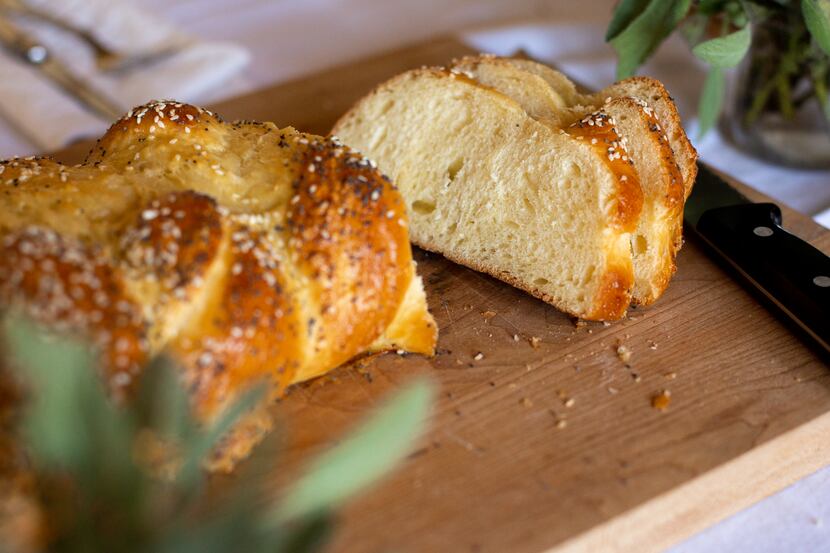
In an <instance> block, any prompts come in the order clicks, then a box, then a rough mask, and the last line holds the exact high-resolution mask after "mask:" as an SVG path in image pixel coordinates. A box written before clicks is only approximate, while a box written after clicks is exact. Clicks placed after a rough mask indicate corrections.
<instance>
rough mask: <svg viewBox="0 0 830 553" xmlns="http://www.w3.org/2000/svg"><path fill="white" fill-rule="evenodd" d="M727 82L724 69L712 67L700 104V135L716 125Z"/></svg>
mask: <svg viewBox="0 0 830 553" xmlns="http://www.w3.org/2000/svg"><path fill="white" fill-rule="evenodd" d="M725 87H726V82H725V80H724V77H723V69H721V68H720V67H712V68H711V69H709V74H708V75H707V76H706V81H705V82H704V83H703V91H702V93H701V95H700V104H699V105H698V122H699V124H700V127H699V129H698V137H699V138H701V137H703V136H704V135H705V134H706V133H707V132H709V130H710V129H711V128H712V127H713V126H714V124H715V123H716V122H717V120H718V116H719V115H720V110H721V105H722V104H723V95H724V89H725Z"/></svg>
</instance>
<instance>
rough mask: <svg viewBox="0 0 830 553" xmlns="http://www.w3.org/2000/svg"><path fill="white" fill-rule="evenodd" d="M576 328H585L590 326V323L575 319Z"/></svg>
mask: <svg viewBox="0 0 830 553" xmlns="http://www.w3.org/2000/svg"><path fill="white" fill-rule="evenodd" d="M574 326H575V327H576V328H583V327H586V326H588V323H587V322H586V321H583V320H582V319H574Z"/></svg>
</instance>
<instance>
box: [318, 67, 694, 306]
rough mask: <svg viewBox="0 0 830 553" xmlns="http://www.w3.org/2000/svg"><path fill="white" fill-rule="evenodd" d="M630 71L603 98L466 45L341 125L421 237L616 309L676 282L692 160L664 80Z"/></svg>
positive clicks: (538, 285) (477, 262) (489, 268)
mask: <svg viewBox="0 0 830 553" xmlns="http://www.w3.org/2000/svg"><path fill="white" fill-rule="evenodd" d="M439 76H440V77H439ZM651 83H656V84H651ZM624 84H625V82H623V83H622V84H618V85H615V86H614V87H610V88H609V89H607V90H609V91H612V92H613V93H614V94H613V95H609V96H608V97H606V99H605V100H603V101H602V102H596V101H595V100H596V98H595V97H594V96H587V95H582V94H580V93H579V92H578V91H577V90H576V87H575V86H574V85H573V83H571V82H570V81H569V80H568V79H567V78H566V77H564V76H563V75H562V74H561V73H559V72H557V71H554V70H552V69H550V68H547V67H545V66H542V65H541V64H536V63H535V62H529V61H525V60H508V59H499V58H493V57H490V56H477V57H472V58H464V59H462V60H458V61H456V62H455V63H454V65H453V68H452V70H451V71H443V70H417V71H413V72H409V73H407V74H404V75H402V76H399V77H396V78H394V79H392V80H391V81H389V82H387V83H385V84H383V85H381V86H380V87H378V88H377V89H376V90H375V91H374V92H372V93H371V94H370V95H369V96H367V97H366V98H364V99H363V100H361V101H360V102H359V103H358V104H357V105H356V106H355V107H353V108H352V109H351V110H350V111H349V112H348V113H347V114H346V115H344V116H343V118H341V120H340V121H339V122H338V123H337V125H336V126H335V128H334V129H333V131H332V132H333V134H335V135H337V136H339V137H340V138H341V139H343V140H344V141H345V142H347V143H349V144H350V145H352V146H353V147H355V148H357V149H359V150H361V151H362V152H363V153H364V154H366V155H367V156H368V157H370V158H371V159H373V160H375V161H376V162H377V163H378V164H379V166H380V169H381V170H382V171H384V172H385V173H387V174H389V175H390V176H391V177H392V179H393V181H394V182H395V183H396V185H397V186H398V187H399V188H400V190H401V192H402V194H403V196H404V198H405V199H406V201H407V205H408V206H409V209H410V218H411V221H412V223H411V224H412V229H411V236H412V239H413V241H414V242H415V243H416V244H418V245H420V246H422V247H425V248H426V249H431V250H435V251H438V252H440V253H442V254H444V255H445V256H447V257H449V258H450V259H454V260H456V261H458V262H460V263H462V264H465V265H468V266H470V267H472V268H475V269H478V270H482V271H485V272H488V273H490V274H491V275H493V276H495V277H497V278H500V279H502V280H505V281H506V282H509V283H511V284H514V285H516V286H518V287H520V288H523V289H525V290H527V291H529V292H531V293H532V294H534V295H536V296H538V297H540V298H542V299H544V300H545V301H548V302H549V303H551V304H553V305H555V306H556V307H558V308H559V309H561V310H563V311H566V312H567V313H570V314H572V315H575V316H577V317H581V318H585V319H600V320H614V319H618V318H620V317H622V316H623V315H624V313H625V310H626V309H627V307H628V305H629V303H632V302H633V303H635V304H641V305H646V304H649V303H652V302H653V301H655V300H656V299H657V298H658V297H659V296H660V295H661V294H662V293H663V291H664V290H665V289H666V287H667V286H668V283H669V280H670V279H671V276H672V274H673V273H674V271H675V262H674V259H675V255H676V253H677V251H678V249H679V248H680V245H681V244H682V213H683V202H684V200H685V197H686V195H687V194H688V192H689V190H690V189H691V185H692V183H693V181H694V175H695V171H696V165H695V155H696V154H695V153H694V149H693V148H691V145H690V144H689V142H688V139H687V138H686V136H685V134H684V133H683V129H682V126H681V125H680V122H679V119H678V118H677V112H676V109H675V108H674V104H673V102H672V101H671V99H670V98H669V97H668V95H667V94H666V93H665V90H664V89H663V88H662V85H659V83H657V82H656V81H652V80H649V79H641V80H638V79H635V80H632V81H631V82H630V83H629V84H628V85H627V86H623V85H624ZM624 91H628V92H630V94H626V93H624ZM648 94H651V95H652V96H655V97H656V96H658V95H659V98H658V99H657V100H655V101H654V107H652V105H650V104H649V103H647V101H646V100H645V99H644V97H645V96H646V95H648ZM507 105H510V106H511V107H510V108H509V109H507V108H506V106H507ZM658 105H659V106H660V108H659V109H658V108H657V106H658ZM505 111H509V112H510V113H511V116H510V117H509V118H505V116H504V115H503V112H505ZM500 120H501V123H499V121H500ZM508 120H509V121H508ZM533 123H535V125H534V124H533ZM507 126H510V127H511V128H507ZM526 128H527V129H530V128H532V130H531V131H530V132H524V129H526ZM542 129H544V130H542ZM664 129H665V130H666V131H667V132H664ZM574 140H576V141H581V142H583V143H584V144H582V145H581V147H574V146H572V145H570V143H571V142H573V141H574ZM566 144H567V145H566ZM675 145H676V146H675ZM675 147H676V148H677V150H678V151H679V152H680V153H679V154H678V153H676V152H675ZM586 151H591V152H592V154H591V155H588V156H585V155H581V153H583V152H586ZM605 172H608V173H609V175H610V176H608V177H607V179H608V180H604V179H605V176H603V177H598V175H600V174H603V175H604V174H605ZM610 182H616V186H610V185H609V184H608V183H610ZM612 214H613V216H611V215H612ZM623 221H624V222H625V224H622V225H621V224H620V223H621V222H623ZM601 237H603V238H601ZM586 250H588V251H591V252H593V256H592V255H591V254H589V253H586ZM597 258H600V259H601V261H598V260H597ZM612 275H613V276H612ZM609 289H611V290H615V293H614V297H615V301H614V302H609V301H608V300H607V298H608V296H609V293H608V292H607V290H609ZM612 305H613V307H612Z"/></svg>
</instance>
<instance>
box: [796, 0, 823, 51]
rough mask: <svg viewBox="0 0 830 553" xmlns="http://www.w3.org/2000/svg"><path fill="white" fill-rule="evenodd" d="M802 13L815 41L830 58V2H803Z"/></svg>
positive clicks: (821, 0) (816, 0) (806, 0)
mask: <svg viewBox="0 0 830 553" xmlns="http://www.w3.org/2000/svg"><path fill="white" fill-rule="evenodd" d="M801 13H802V14H803V16H804V22H805V23H806V24H807V29H809V31H810V34H811V35H812V36H813V39H814V40H815V41H816V43H817V44H818V45H819V47H820V48H821V49H822V50H824V53H825V54H827V55H828V56H830V0H801Z"/></svg>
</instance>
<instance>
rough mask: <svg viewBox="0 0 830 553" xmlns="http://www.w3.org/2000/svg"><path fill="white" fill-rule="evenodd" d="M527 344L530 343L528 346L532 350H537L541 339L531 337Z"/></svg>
mask: <svg viewBox="0 0 830 553" xmlns="http://www.w3.org/2000/svg"><path fill="white" fill-rule="evenodd" d="M528 342H530V346H531V347H532V348H533V349H539V344H540V343H541V342H542V339H541V338H539V337H538V336H531V337H530V339H529V340H528Z"/></svg>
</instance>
